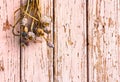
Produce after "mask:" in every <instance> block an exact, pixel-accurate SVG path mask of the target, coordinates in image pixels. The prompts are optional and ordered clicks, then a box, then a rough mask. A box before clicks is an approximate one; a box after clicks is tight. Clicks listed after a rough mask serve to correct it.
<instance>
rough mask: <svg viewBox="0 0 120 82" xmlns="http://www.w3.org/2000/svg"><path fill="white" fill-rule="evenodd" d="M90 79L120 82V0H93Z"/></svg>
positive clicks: (90, 32) (90, 80) (101, 81)
mask: <svg viewBox="0 0 120 82" xmlns="http://www.w3.org/2000/svg"><path fill="white" fill-rule="evenodd" d="M88 9H89V16H88V22H89V23H88V24H89V25H88V26H89V32H88V33H89V36H88V37H89V82H120V72H119V69H120V61H119V57H120V56H119V55H120V50H119V39H120V38H119V35H120V30H119V27H120V22H119V21H120V17H119V16H120V14H119V13H120V2H119V0H89V8H88Z"/></svg>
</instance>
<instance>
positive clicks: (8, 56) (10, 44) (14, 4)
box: [0, 0, 20, 82]
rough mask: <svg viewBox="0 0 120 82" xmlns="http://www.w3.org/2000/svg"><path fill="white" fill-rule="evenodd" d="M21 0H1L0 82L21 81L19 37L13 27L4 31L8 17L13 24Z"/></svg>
mask: <svg viewBox="0 0 120 82" xmlns="http://www.w3.org/2000/svg"><path fill="white" fill-rule="evenodd" d="M19 1H20V0H11V1H9V0H0V82H19V81H20V62H19V59H20V46H19V38H18V37H14V36H13V34H12V32H11V30H12V28H11V27H10V30H6V31H3V30H5V29H4V28H3V26H4V27H6V25H5V22H6V20H7V19H8V21H9V23H10V24H13V14H14V10H15V9H17V8H18V7H19V6H20V4H19Z"/></svg>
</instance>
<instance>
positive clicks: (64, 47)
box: [54, 0, 87, 82]
mask: <svg viewBox="0 0 120 82" xmlns="http://www.w3.org/2000/svg"><path fill="white" fill-rule="evenodd" d="M54 9H55V11H54V12H55V13H54V14H55V15H54V16H55V27H54V32H55V33H54V34H55V35H54V43H55V50H54V82H86V81H87V80H86V79H87V75H86V74H87V73H86V0H64V1H63V0H55V2H54Z"/></svg>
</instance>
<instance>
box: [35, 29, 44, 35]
mask: <svg viewBox="0 0 120 82" xmlns="http://www.w3.org/2000/svg"><path fill="white" fill-rule="evenodd" d="M36 35H37V36H44V31H43V30H42V29H41V28H37V29H36Z"/></svg>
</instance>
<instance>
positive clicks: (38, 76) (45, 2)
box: [21, 0, 53, 82]
mask: <svg viewBox="0 0 120 82" xmlns="http://www.w3.org/2000/svg"><path fill="white" fill-rule="evenodd" d="M40 7H41V9H42V16H44V15H47V16H51V17H52V15H53V12H52V9H53V0H40ZM50 28H51V29H52V28H53V26H52V24H51V27H50ZM49 38H51V40H52V35H51V36H49ZM21 56H22V59H21V61H22V66H21V68H22V82H53V58H52V57H53V54H52V49H50V48H48V47H47V45H46V41H45V40H44V39H43V38H42V43H36V44H35V43H32V44H30V45H29V46H28V47H25V48H22V54H21Z"/></svg>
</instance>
